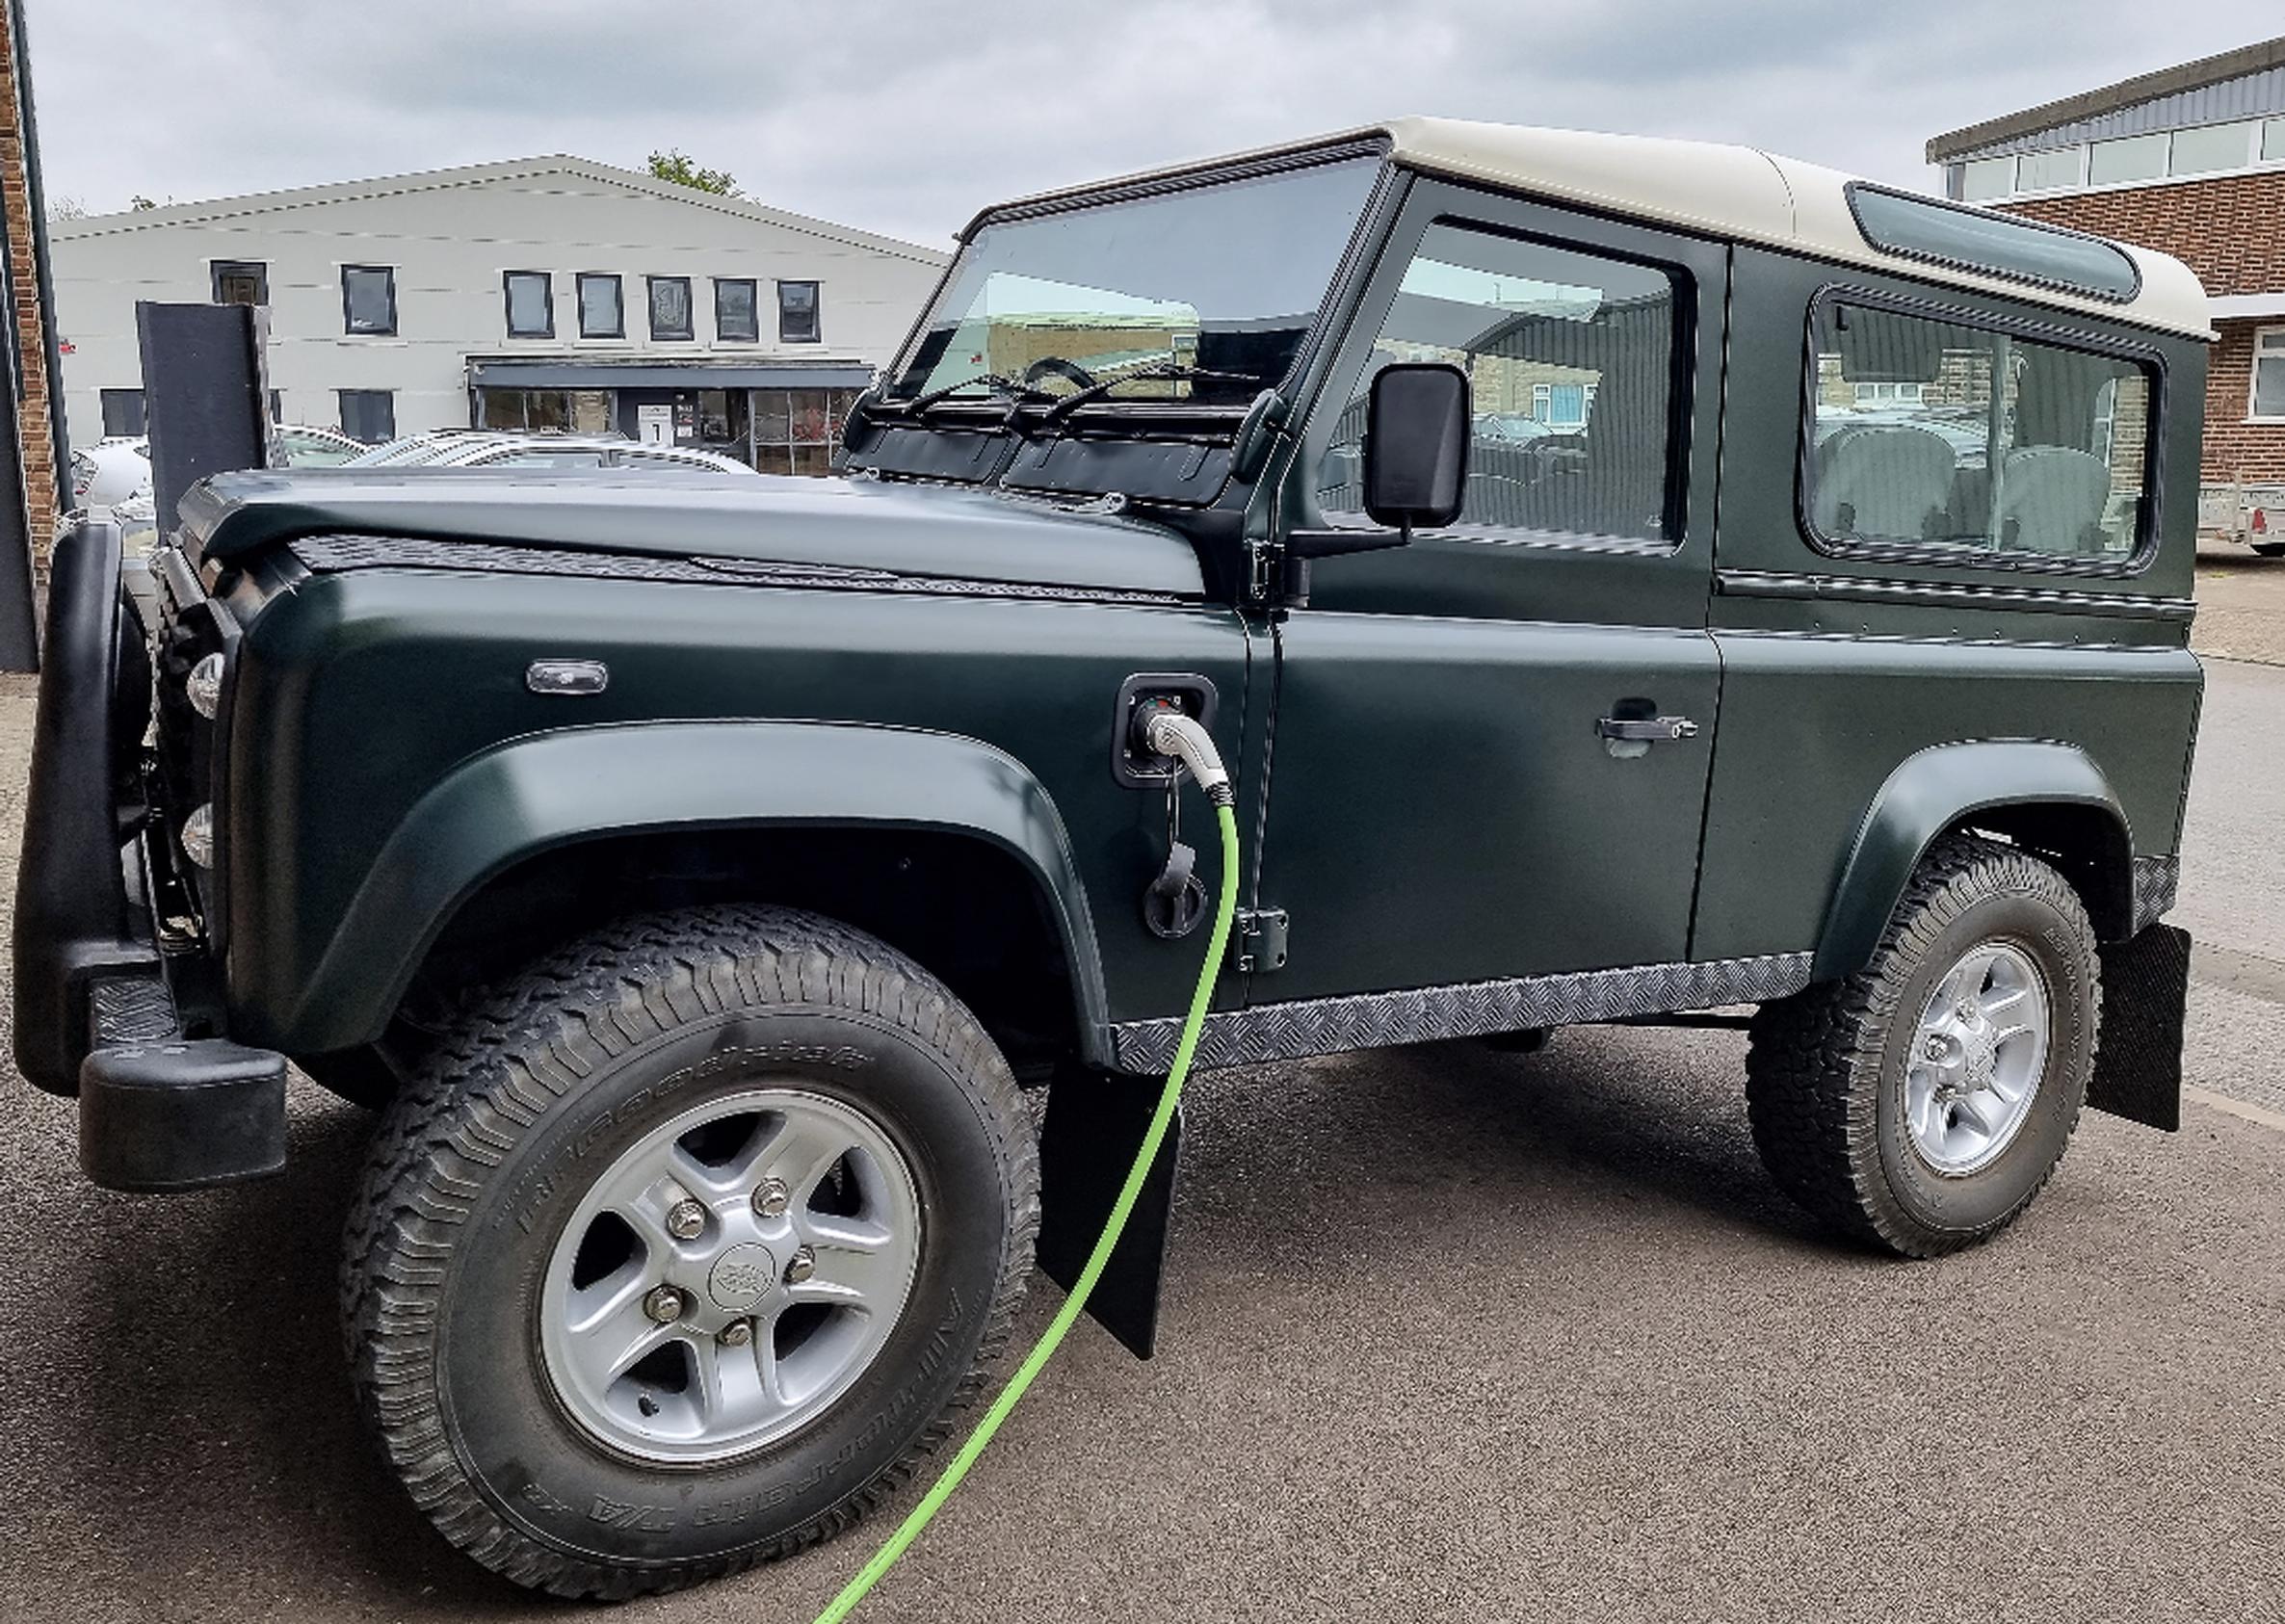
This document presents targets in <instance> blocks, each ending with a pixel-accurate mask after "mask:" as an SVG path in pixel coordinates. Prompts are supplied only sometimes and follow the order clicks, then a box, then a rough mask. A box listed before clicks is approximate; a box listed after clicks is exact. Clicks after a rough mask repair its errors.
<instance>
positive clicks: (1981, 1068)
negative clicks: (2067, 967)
mask: <svg viewBox="0 0 2285 1624" xmlns="http://www.w3.org/2000/svg"><path fill="white" fill-rule="evenodd" d="M2052 1008H2053V1000H2052V998H2051V997H2050V995H2049V993H2048V990H2047V982H2046V978H2045V976H2044V975H2042V974H2041V972H2040V970H2039V967H2038V965H2037V964H2036V963H2035V961H2034V960H2033V959H2032V957H2031V956H2030V955H2029V954H2027V953H2025V952H2024V951H2023V950H2022V949H2021V948H2019V947H2016V946H2014V945H2012V944H2011V943H2008V942H1984V943H1982V944H1980V945H1979V946H1977V947H1975V948H1973V949H1971V950H1970V951H1969V952H1967V953H1966V954H1964V955H1962V956H1960V958H1959V959H1958V960H1957V962H1956V963H1955V964H1954V965H1953V966H1952V967H1951V969H1949V970H1948V971H1946V972H1945V973H1944V975H1943V976H1942V977H1940V978H1939V979H1938V980H1937V982H1936V984H1935V988H1934V990H1933V991H1931V992H1930V994H1929V998H1928V1002H1927V1004H1926V1005H1925V1006H1924V1007H1923V1008H1922V1009H1921V1013H1920V1023H1919V1026H1918V1028H1917V1030H1916V1031H1915V1033H1914V1036H1913V1047H1912V1051H1911V1052H1912V1056H1913V1059H1912V1061H1911V1063H1910V1065H1909V1066H1907V1067H1906V1069H1905V1073H1904V1122H1905V1127H1906V1130H1907V1135H1908V1137H1909V1139H1910V1140H1911V1144H1912V1148H1913V1150H1914V1151H1915V1152H1916V1153H1917V1154H1918V1155H1919V1157H1920V1159H1921V1160H1922V1161H1924V1162H1926V1163H1927V1164H1928V1165H1929V1166H1930V1167H1931V1168H1933V1169H1934V1170H1935V1171H1936V1172H1938V1173H1942V1174H1945V1175H1946V1176H1949V1177H1964V1176H1965V1175H1967V1174H1969V1173H1973V1172H1976V1171H1978V1170H1980V1169H1982V1168H1983V1167H1986V1166H1990V1165H1991V1163H1993V1162H1994V1161H1996V1160H1998V1158H1999V1157H2000V1155H2001V1153H2002V1152H2004V1151H2005V1150H2006V1149H2007V1148H2008V1146H2009V1143H2010V1142H2012V1140H2013V1139H2014V1138H2015V1136H2016V1134H2017V1133H2018V1132H2020V1131H2021V1130H2022V1127H2023V1124H2024V1122H2025V1120H2026V1119H2027V1118H2028V1117H2029V1116H2030V1114H2031V1106H2032V1101H2033V1099H2034V1098H2035V1096H2036V1095H2037V1093H2038V1089H2039V1083H2040V1080H2041V1078H2042V1077H2043V1076H2044V1075H2045V1072H2046V1065H2047V1040H2048V1027H2049V1024H2050V1011H2051V1010H2052Z"/></svg>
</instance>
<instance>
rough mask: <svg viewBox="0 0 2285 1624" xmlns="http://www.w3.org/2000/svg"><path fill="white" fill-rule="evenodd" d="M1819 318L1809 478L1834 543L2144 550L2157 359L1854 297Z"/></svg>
mask: <svg viewBox="0 0 2285 1624" xmlns="http://www.w3.org/2000/svg"><path fill="white" fill-rule="evenodd" d="M1811 330H1812V337H1813V346H1814V355H1813V358H1812V375H1811V378H1810V383H1809V388H1810V428H1811V432H1810V445H1809V448H1808V453H1807V470H1806V477H1805V479H1804V481H1803V485H1804V495H1805V499H1806V507H1807V517H1808V522H1809V528H1810V532H1811V534H1812V535H1813V536H1814V537H1816V538H1817V539H1818V540H1819V541H1820V542H1822V543H1824V544H1825V545H1827V546H1829V547H1835V548H1846V547H1848V546H1849V545H1851V544H1852V543H1863V544H1870V545H1873V546H1877V547H1890V546H1906V547H1912V548H1924V547H1939V548H1957V549H1960V550H1961V551H1963V552H1985V553H1993V554H2015V555H2030V556H2034V557H2036V558H2039V559H2042V560H2069V561H2076V562H2079V563H2087V564H2097V565H2099V564H2119V563H2125V562H2127V561H2128V560H2130V559H2131V558H2133V557H2134V555H2135V553H2136V551H2137V549H2138V548H2139V547H2140V545H2141V538H2142V535H2143V531H2144V522H2143V521H2144V510H2145V508H2146V507H2147V505H2148V504H2147V502H2146V496H2147V493H2148V489H2149V477H2148V474H2149V471H2148V461H2149V447H2150V444H2151V434H2150V431H2151V421H2152V408H2153V406H2154V403H2155V401H2156V396H2157V389H2156V380H2157V374H2156V370H2155V369H2154V368H2153V367H2152V366H2151V365H2150V364H2149V363H2148V362H2146V361H2143V360H2141V359H2139V358H2135V357H2131V356H2126V355H2119V354H2101V353H2097V352H2095V351H2092V350H2083V349H2075V348H2072V347H2069V346H2066V345H2062V344H2056V343H2050V342H2045V341H2041V340H2035V339H2031V338H2027V337H2021V336H2017V335H2015V334H2013V333H2010V332H2007V331H2003V330H1996V329H1991V328H1985V327H1976V326H1972V325H1968V324H1966V323H1964V322H1957V321H1950V320H1945V319H1942V318H1939V317H1935V316H1929V315H1920V314H1914V313H1909V312H1905V311H1900V310H1892V309H1882V308H1879V307H1878V306H1868V305H1862V304H1852V303H1848V302H1844V301H1826V302H1825V303H1824V304H1823V305H1821V306H1820V307H1819V308H1818V311H1817V314H1816V317H1815V319H1814V321H1813V322H1812V324H1811Z"/></svg>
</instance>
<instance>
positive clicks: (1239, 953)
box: [1230, 908, 1293, 976]
mask: <svg viewBox="0 0 2285 1624" xmlns="http://www.w3.org/2000/svg"><path fill="white" fill-rule="evenodd" d="M1292 925H1293V922H1292V921H1291V920H1290V919H1289V918H1287V916H1286V912H1285V910H1284V909H1283V908H1240V909H1239V910H1238V913H1237V917H1236V919H1235V921H1234V922H1233V924H1232V926H1231V929H1230V967H1231V968H1232V969H1234V970H1236V971H1237V972H1238V973H1239V974H1240V975H1242V976H1253V975H1268V974H1269V973H1270V972H1271V971H1273V970H1282V969H1284V968H1285V948H1286V938H1287V936H1288V934H1289V933H1290V932H1291V930H1292Z"/></svg>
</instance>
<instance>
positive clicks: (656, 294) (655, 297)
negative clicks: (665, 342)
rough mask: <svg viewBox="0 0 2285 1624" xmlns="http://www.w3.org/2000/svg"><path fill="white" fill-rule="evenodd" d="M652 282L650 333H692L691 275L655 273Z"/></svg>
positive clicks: (667, 335)
mask: <svg viewBox="0 0 2285 1624" xmlns="http://www.w3.org/2000/svg"><path fill="white" fill-rule="evenodd" d="M648 281H649V283H650V336H651V337H652V338H654V339H659V338H688V337H690V336H691V279H690V278H689V277H688V276H652V277H649V278H648Z"/></svg>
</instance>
